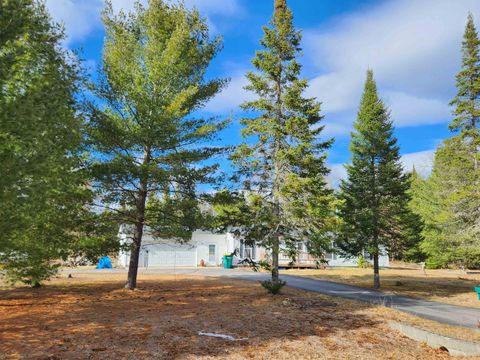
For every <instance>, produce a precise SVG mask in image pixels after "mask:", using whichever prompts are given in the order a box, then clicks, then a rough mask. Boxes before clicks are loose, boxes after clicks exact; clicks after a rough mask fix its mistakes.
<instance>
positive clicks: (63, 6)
mask: <svg viewBox="0 0 480 360" xmlns="http://www.w3.org/2000/svg"><path fill="white" fill-rule="evenodd" d="M140 2H141V3H143V4H146V3H147V0H141V1H140ZM134 4H135V1H133V0H112V6H113V9H114V10H115V11H117V12H118V11H120V10H123V11H125V12H128V11H132V10H133V9H134ZM185 4H186V5H187V7H190V8H191V7H194V6H195V7H196V8H197V9H198V10H199V11H200V13H201V14H202V15H204V16H206V17H207V20H208V22H209V24H210V25H211V28H212V30H213V32H216V25H215V21H212V19H214V20H215V19H216V18H219V17H229V18H231V17H234V16H235V17H237V16H239V15H241V14H242V13H243V8H242V7H241V6H240V3H239V0H186V1H185ZM46 6H47V9H48V10H49V12H50V14H51V16H52V18H53V20H54V21H56V22H60V23H63V24H64V26H65V30H66V34H67V41H66V45H67V46H70V45H72V44H73V43H76V42H81V41H82V40H84V39H85V38H87V37H88V36H89V35H91V34H92V33H93V32H94V31H98V30H99V29H101V28H102V23H101V20H100V14H101V11H102V9H103V7H104V1H103V0H46Z"/></svg>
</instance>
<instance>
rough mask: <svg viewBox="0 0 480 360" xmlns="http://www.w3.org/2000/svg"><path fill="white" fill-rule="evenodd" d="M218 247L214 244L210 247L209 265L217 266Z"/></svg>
mask: <svg viewBox="0 0 480 360" xmlns="http://www.w3.org/2000/svg"><path fill="white" fill-rule="evenodd" d="M216 259H217V254H216V246H215V245H214V244H211V245H208V263H209V264H210V265H216Z"/></svg>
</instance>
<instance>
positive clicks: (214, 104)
mask: <svg viewBox="0 0 480 360" xmlns="http://www.w3.org/2000/svg"><path fill="white" fill-rule="evenodd" d="M245 73H246V71H243V72H242V71H237V72H236V75H234V76H233V77H232V78H231V80H230V83H229V84H228V85H227V87H226V88H225V89H224V90H223V91H222V92H221V93H219V94H218V95H217V96H215V97H214V98H213V99H212V100H210V102H209V103H208V104H207V105H206V106H205V108H204V110H205V111H208V112H211V113H226V112H228V111H234V110H237V109H238V106H239V105H240V104H242V103H243V102H245V101H250V100H253V99H254V98H255V95H254V94H253V93H251V92H248V91H246V90H244V87H245V86H246V85H247V84H248V80H247V78H246V77H245Z"/></svg>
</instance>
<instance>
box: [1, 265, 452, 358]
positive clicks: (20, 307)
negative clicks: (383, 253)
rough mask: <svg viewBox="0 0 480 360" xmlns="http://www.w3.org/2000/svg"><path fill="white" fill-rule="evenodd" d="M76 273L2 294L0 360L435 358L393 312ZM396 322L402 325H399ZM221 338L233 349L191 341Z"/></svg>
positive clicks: (236, 285)
mask: <svg viewBox="0 0 480 360" xmlns="http://www.w3.org/2000/svg"><path fill="white" fill-rule="evenodd" d="M123 283H124V274H111V275H109V277H108V278H106V277H105V276H96V275H78V276H77V275H75V276H74V278H72V279H67V278H62V279H57V280H54V281H52V282H50V283H49V284H48V285H47V286H45V287H44V288H41V289H36V290H33V289H30V288H15V289H10V290H3V291H0V348H1V350H2V351H1V354H0V358H4V359H375V358H377V359H442V358H446V357H448V354H447V353H445V352H443V351H441V350H433V349H430V348H428V347H427V346H425V345H423V344H419V343H416V342H414V341H412V340H409V339H407V338H405V337H403V336H401V335H400V334H398V333H396V332H394V331H392V330H390V329H389V328H388V326H387V325H386V320H388V319H390V318H393V319H397V320H398V319H399V318H398V316H400V317H403V319H408V316H407V315H403V314H401V315H398V314H397V313H396V312H395V311H393V310H390V309H385V308H381V307H378V306H377V307H374V306H370V305H367V304H363V303H359V302H353V301H347V300H343V299H336V298H330V297H326V296H323V295H319V294H314V293H308V292H303V291H300V290H294V289H290V288H286V289H285V291H284V293H283V294H282V295H279V296H276V297H273V296H270V295H266V293H265V291H264V289H263V288H262V287H261V286H260V285H259V284H258V283H256V282H247V281H241V280H229V279H217V278H202V277H199V276H196V277H188V276H171V275H155V274H152V275H147V274H142V275H140V281H139V289H138V290H136V291H128V290H125V289H123V288H122V285H123ZM400 320H401V319H400ZM200 331H204V332H211V333H221V334H227V335H231V336H234V337H236V338H246V339H245V340H240V341H229V340H223V339H218V338H211V337H204V336H199V335H198V333H199V332H200Z"/></svg>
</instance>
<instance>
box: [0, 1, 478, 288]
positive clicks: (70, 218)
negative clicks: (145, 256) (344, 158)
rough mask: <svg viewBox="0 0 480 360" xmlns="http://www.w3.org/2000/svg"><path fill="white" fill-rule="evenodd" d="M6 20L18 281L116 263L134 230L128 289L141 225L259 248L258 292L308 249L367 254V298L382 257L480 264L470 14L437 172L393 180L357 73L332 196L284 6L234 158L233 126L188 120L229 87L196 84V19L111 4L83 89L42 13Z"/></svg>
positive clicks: (152, 4)
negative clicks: (73, 262)
mask: <svg viewBox="0 0 480 360" xmlns="http://www.w3.org/2000/svg"><path fill="white" fill-rule="evenodd" d="M0 12H1V14H0V15H1V16H0V139H1V141H0V164H1V165H0V166H1V175H2V176H1V177H0V202H1V206H0V271H1V272H3V273H4V274H5V275H6V276H7V278H8V279H10V280H11V281H12V282H17V281H22V282H25V283H30V284H31V285H33V286H39V285H40V284H41V282H42V281H44V280H46V279H48V278H49V277H51V276H52V275H54V274H55V273H56V271H57V269H58V267H59V266H60V264H61V261H62V260H63V261H66V260H68V259H75V258H82V259H88V260H90V261H96V260H97V259H98V258H99V257H100V256H102V255H105V254H108V253H116V252H118V249H119V247H120V244H119V242H118V239H117V236H116V233H117V231H118V226H119V225H120V224H129V225H132V228H133V229H134V231H133V234H132V239H131V240H132V241H131V245H129V249H130V251H131V256H130V266H129V273H128V280H127V285H126V287H127V288H130V289H133V288H135V287H136V279H137V270H138V260H139V253H140V249H141V246H142V238H143V232H144V228H145V226H149V228H151V229H152V231H153V232H154V234H155V235H157V236H159V237H168V238H173V239H177V240H178V241H179V242H183V241H188V240H189V239H190V238H191V234H192V232H193V231H194V230H195V229H198V228H205V229H212V230H216V231H220V230H222V229H229V230H232V229H233V230H234V231H235V233H236V234H237V235H239V236H241V237H242V238H243V239H244V240H245V241H246V242H247V243H248V242H250V243H257V244H259V245H261V246H263V247H265V248H266V249H267V250H268V253H269V256H270V257H269V259H267V261H266V263H265V264H264V265H265V266H266V267H267V268H268V269H269V270H270V271H271V273H272V278H271V280H270V281H267V282H265V283H264V284H263V285H264V286H265V287H266V288H267V289H268V290H269V291H270V292H278V291H279V289H280V288H281V287H282V286H283V284H284V283H283V282H282V281H281V280H280V278H279V274H278V258H279V254H280V253H284V254H287V255H289V256H290V257H291V258H292V259H293V260H294V261H295V259H296V256H297V255H298V246H297V245H298V242H299V241H305V240H308V242H307V244H308V251H309V252H310V253H312V254H314V255H316V256H318V257H319V258H321V257H322V256H324V254H325V253H326V252H330V251H333V250H335V251H339V252H342V253H343V254H345V255H347V256H352V257H354V256H358V255H361V254H364V253H368V254H370V255H371V256H372V259H373V267H374V285H375V287H379V286H380V278H379V274H380V272H379V261H378V259H379V256H380V255H382V254H383V253H388V254H390V256H391V257H393V258H396V259H404V260H407V261H424V260H425V261H426V262H427V264H428V266H430V267H445V266H468V267H480V183H479V181H480V169H479V167H480V133H479V118H480V102H479V94H480V57H479V44H480V42H479V39H478V34H477V31H476V29H475V26H474V23H473V18H472V16H471V15H470V16H469V18H468V22H467V27H466V31H465V38H464V42H463V46H462V51H463V65H462V70H461V71H460V73H459V74H458V76H457V88H458V95H457V96H456V97H455V99H454V100H453V101H452V105H453V106H454V109H455V110H454V112H453V114H454V119H453V120H452V123H451V125H450V128H451V130H452V131H453V132H454V136H452V138H450V139H447V140H445V141H444V143H443V144H442V145H441V146H440V147H439V148H438V149H437V151H436V154H435V162H434V167H433V171H432V174H431V175H430V176H429V177H428V178H427V179H423V178H421V177H420V176H419V175H418V174H417V173H416V171H413V173H406V172H405V169H403V167H402V165H401V162H400V149H399V146H398V144H397V140H396V138H395V136H394V130H395V129H394V126H393V122H392V120H391V119H390V111H389V110H388V108H387V107H386V105H385V104H384V102H383V101H382V100H381V97H380V96H379V94H378V90H377V86H376V82H375V79H374V76H373V71H372V70H370V69H369V70H368V71H367V78H366V82H365V87H364V92H363V96H362V99H361V103H360V107H359V110H358V114H357V119H356V121H355V123H354V130H353V132H352V134H351V143H350V151H351V154H352V161H351V163H350V164H349V165H347V166H346V169H347V174H348V177H347V179H345V180H343V181H342V182H341V184H340V188H339V190H338V191H335V190H334V189H332V188H331V187H330V186H328V184H327V180H326V176H327V175H328V173H329V170H328V168H327V166H326V159H327V151H328V149H329V148H330V147H331V145H332V143H333V139H325V138H324V137H323V130H324V126H323V125H322V120H323V115H322V113H321V106H320V103H319V102H318V101H317V99H316V98H308V97H305V96H304V92H305V90H306V88H307V87H308V81H307V80H305V79H302V78H301V65H300V63H299V61H298V58H299V56H300V54H301V38H302V36H301V32H300V31H298V30H296V29H295V27H294V24H293V14H292V12H291V10H290V9H289V8H288V7H287V3H286V1H285V0H275V1H274V14H273V17H272V20H271V22H270V24H269V25H268V26H265V27H264V36H263V38H262V40H261V42H260V44H261V49H260V50H259V51H257V52H256V54H255V57H254V58H253V60H252V64H253V66H254V69H255V71H252V72H249V73H247V75H246V76H247V79H248V85H247V86H246V90H247V91H250V92H252V93H253V94H254V95H255V98H254V100H252V101H248V102H246V103H244V104H242V106H241V108H242V110H243V113H244V114H245V117H244V118H243V119H241V120H240V124H241V125H242V133H241V135H242V143H241V144H240V145H238V146H236V147H235V148H232V147H229V146H226V145H224V144H223V143H222V142H220V141H219V140H221V138H220V137H221V131H222V130H223V129H224V128H225V127H226V126H228V123H229V120H224V119H219V118H217V117H213V118H208V117H205V116H201V115H199V114H201V112H199V110H201V109H202V107H203V106H204V105H205V104H206V103H207V102H208V101H209V100H210V99H212V98H213V97H214V96H215V95H216V94H218V93H219V92H220V91H221V90H222V89H223V88H224V87H225V86H226V85H227V83H228V80H227V79H217V78H213V79H212V78H207V77H206V72H207V70H208V67H209V65H210V63H211V61H212V60H213V59H214V58H215V56H216V55H217V54H218V52H219V51H220V50H221V48H222V40H221V38H219V37H211V35H210V33H209V29H208V25H207V21H206V19H205V18H203V17H202V16H201V15H200V14H199V13H198V11H197V10H195V9H194V10H189V9H187V8H185V6H184V5H183V4H182V3H172V2H167V1H164V0H149V1H148V5H147V6H143V5H141V4H140V3H136V5H135V10H134V11H133V12H131V13H128V14H127V13H124V12H119V13H116V12H114V11H113V8H112V6H111V4H110V3H108V2H107V5H106V6H105V9H104V11H103V13H102V20H103V24H104V27H105V33H106V36H105V41H104V47H103V53H102V64H101V67H100V68H99V73H98V77H97V79H96V80H95V81H94V82H91V80H90V79H89V78H88V77H87V76H86V75H85V71H84V70H83V69H82V63H81V61H80V60H79V58H78V56H77V55H76V54H75V53H73V52H71V51H68V50H66V49H65V48H64V47H63V45H62V41H63V40H64V32H63V29H62V28H61V27H60V26H58V25H57V24H55V23H53V22H52V20H51V19H50V17H49V15H48V13H47V11H46V8H45V6H44V5H43V3H42V2H41V1H37V0H2V1H1V2H0ZM220 156H228V157H229V159H230V161H231V164H232V166H233V168H234V171H232V172H231V173H230V174H223V173H222V172H221V171H220V168H219V165H218V161H217V160H216V159H218V158H219V157H220ZM227 175H228V178H227V177H226V176H227ZM206 187H208V188H209V189H215V190H216V191H214V192H213V194H212V192H211V191H209V192H206V191H200V190H199V189H200V188H206ZM204 203H209V204H210V206H211V207H212V208H213V209H214V210H215V211H214V212H213V213H212V212H209V211H202V208H203V206H201V205H202V204H204ZM233 230H232V231H233ZM332 244H334V246H333V248H332Z"/></svg>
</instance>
